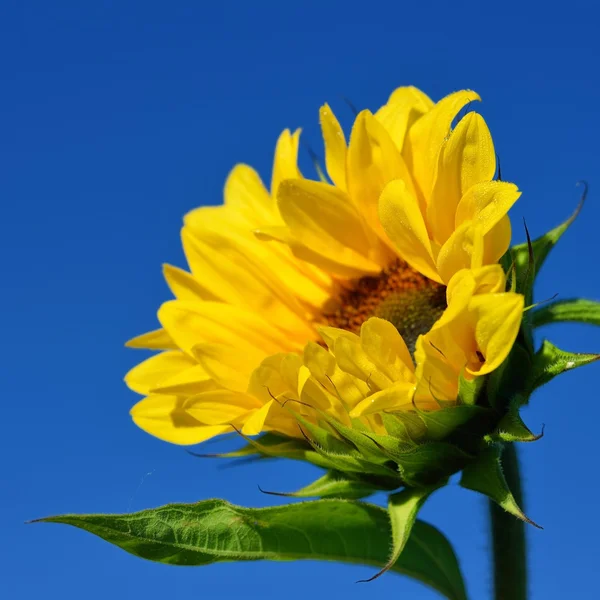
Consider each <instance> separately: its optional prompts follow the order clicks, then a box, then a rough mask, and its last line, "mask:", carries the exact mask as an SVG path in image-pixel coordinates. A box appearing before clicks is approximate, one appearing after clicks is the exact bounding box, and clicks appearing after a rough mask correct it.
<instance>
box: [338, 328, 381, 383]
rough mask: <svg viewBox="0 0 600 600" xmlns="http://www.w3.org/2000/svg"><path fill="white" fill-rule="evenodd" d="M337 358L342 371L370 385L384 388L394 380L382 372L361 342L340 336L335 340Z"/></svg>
mask: <svg viewBox="0 0 600 600" xmlns="http://www.w3.org/2000/svg"><path fill="white" fill-rule="evenodd" d="M334 354H335V359H336V362H337V364H338V366H339V367H340V369H341V370H342V371H345V372H346V373H348V374H350V375H353V376H354V377H358V379H360V380H361V381H364V382H366V383H367V384H368V385H369V387H371V388H374V389H377V390H383V389H385V388H387V387H390V385H392V381H391V380H390V379H389V377H387V376H386V375H385V374H384V373H382V372H381V371H380V370H379V369H378V368H377V365H376V364H375V363H374V362H373V361H372V360H371V359H370V358H369V357H368V356H367V353H366V352H365V351H364V350H363V349H362V347H361V345H360V343H356V342H352V341H351V340H349V339H348V338H345V337H340V338H338V339H337V340H336V342H335V348H334Z"/></svg>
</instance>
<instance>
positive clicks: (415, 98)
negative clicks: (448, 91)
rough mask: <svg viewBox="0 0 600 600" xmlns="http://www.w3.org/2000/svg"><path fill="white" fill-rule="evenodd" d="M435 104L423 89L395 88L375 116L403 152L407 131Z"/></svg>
mask: <svg viewBox="0 0 600 600" xmlns="http://www.w3.org/2000/svg"><path fill="white" fill-rule="evenodd" d="M433 106H434V104H433V102H432V101H431V99H430V98H429V96H427V95H426V94H424V93H423V92H422V91H421V90H419V89H417V88H416V87H413V86H406V87H399V88H397V89H396V90H394V91H393V92H392V93H391V95H390V97H389V99H388V101H387V103H386V104H384V105H383V106H382V107H381V108H380V109H379V110H378V111H377V112H376V113H375V118H376V119H377V120H378V121H379V122H380V123H381V124H382V125H383V126H384V127H385V128H386V129H387V131H388V133H389V134H390V137H391V138H392V140H394V143H395V144H396V147H397V148H398V151H399V152H402V148H403V146H404V138H405V136H406V132H407V131H408V130H409V129H410V128H411V127H412V126H413V124H414V123H415V121H416V120H417V119H419V118H420V117H422V116H423V115H424V114H425V113H426V112H428V111H429V110H431V108H433Z"/></svg>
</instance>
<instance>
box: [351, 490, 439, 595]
mask: <svg viewBox="0 0 600 600" xmlns="http://www.w3.org/2000/svg"><path fill="white" fill-rule="evenodd" d="M445 483H446V482H444V483H442V484H441V485H436V486H431V487H419V488H406V489H405V490H402V491H401V492H398V493H397V494H392V495H391V496H390V497H389V499H388V512H389V514H390V523H391V524H392V544H393V545H392V555H391V556H390V559H389V560H388V562H387V563H386V565H385V566H384V567H383V569H381V571H379V572H377V573H376V574H375V575H373V577H370V578H369V579H363V580H361V581H359V583H367V582H369V581H373V580H375V579H377V578H378V577H381V576H382V575H383V574H384V573H385V572H386V571H389V570H390V569H391V568H392V567H393V566H394V564H396V561H397V560H398V559H399V558H400V556H401V554H402V552H403V550H404V549H405V547H406V544H407V542H408V540H409V538H410V533H411V530H412V528H413V526H414V524H415V521H416V519H417V514H418V512H419V510H420V509H421V507H422V506H423V504H424V503H425V500H427V498H429V496H430V495H431V494H432V493H433V492H434V491H435V490H437V489H438V488H440V487H441V486H442V485H444V484H445Z"/></svg>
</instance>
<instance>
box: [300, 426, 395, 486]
mask: <svg viewBox="0 0 600 600" xmlns="http://www.w3.org/2000/svg"><path fill="white" fill-rule="evenodd" d="M296 419H297V420H298V422H299V423H300V424H301V431H302V434H303V435H304V437H305V439H306V441H307V442H308V443H309V444H310V445H311V446H312V447H313V449H314V450H315V452H314V453H307V455H306V460H308V461H309V462H312V463H313V464H315V465H317V466H318V467H322V468H324V469H328V470H333V471H342V472H344V473H360V474H364V475H370V476H379V477H384V478H385V481H386V482H389V480H390V479H391V480H393V479H395V478H397V473H396V472H395V471H394V470H393V469H391V468H389V467H387V466H384V465H382V464H379V463H378V462H372V461H370V460H368V459H367V458H366V457H365V456H363V454H362V453H361V451H360V450H359V449H357V448H356V447H355V446H354V445H352V444H350V443H348V442H346V441H344V440H342V439H339V438H337V437H335V436H334V435H333V434H331V433H329V432H328V431H326V430H325V429H324V428H323V427H319V426H317V425H313V424H312V423H310V422H309V421H307V420H306V419H304V418H303V417H301V416H300V415H296ZM305 429H306V431H305Z"/></svg>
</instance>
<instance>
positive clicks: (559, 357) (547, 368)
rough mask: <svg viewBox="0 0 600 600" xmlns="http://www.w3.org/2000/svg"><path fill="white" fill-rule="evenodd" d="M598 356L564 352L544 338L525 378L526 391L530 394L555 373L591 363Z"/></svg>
mask: <svg viewBox="0 0 600 600" xmlns="http://www.w3.org/2000/svg"><path fill="white" fill-rule="evenodd" d="M599 358H600V354H580V353H575V352H566V351H564V350H561V349H560V348H557V347H556V346H555V345H554V344H552V343H551V342H549V341H548V340H544V342H543V343H542V346H541V348H540V349H539V350H538V351H537V352H536V353H535V356H534V358H533V365H532V367H531V372H530V374H529V377H528V379H527V392H528V393H529V394H531V393H532V392H533V391H534V390H536V389H537V388H539V387H541V386H542V385H544V384H546V383H548V382H549V381H551V380H552V379H554V378H555V377H556V376H557V375H560V374H561V373H564V372H565V371H571V370H573V369H576V368H577V367H582V366H584V365H587V364H589V363H592V362H594V361H596V360H598V359H599Z"/></svg>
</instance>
